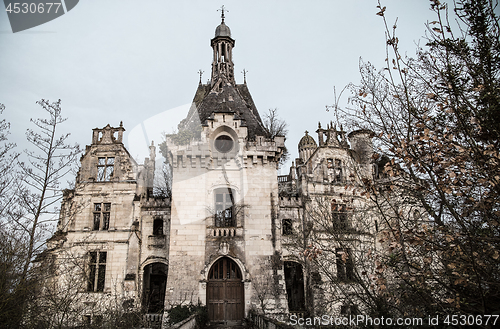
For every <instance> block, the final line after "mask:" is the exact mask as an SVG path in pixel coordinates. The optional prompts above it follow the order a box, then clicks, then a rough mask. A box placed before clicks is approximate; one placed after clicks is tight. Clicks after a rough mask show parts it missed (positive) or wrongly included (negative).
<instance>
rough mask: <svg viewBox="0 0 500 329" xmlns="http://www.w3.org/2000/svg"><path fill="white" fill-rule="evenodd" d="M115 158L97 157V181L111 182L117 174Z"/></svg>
mask: <svg viewBox="0 0 500 329" xmlns="http://www.w3.org/2000/svg"><path fill="white" fill-rule="evenodd" d="M115 160H116V158H115V156H101V157H97V181H98V182H110V181H111V179H112V178H113V177H114V173H115V163H116V162H115Z"/></svg>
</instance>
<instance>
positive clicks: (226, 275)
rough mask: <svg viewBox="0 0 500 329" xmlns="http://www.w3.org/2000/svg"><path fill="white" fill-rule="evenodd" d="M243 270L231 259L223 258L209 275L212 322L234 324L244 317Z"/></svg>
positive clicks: (208, 287)
mask: <svg viewBox="0 0 500 329" xmlns="http://www.w3.org/2000/svg"><path fill="white" fill-rule="evenodd" d="M243 291H244V289H243V282H242V276H241V270H240V268H239V266H238V265H237V264H236V263H235V262H234V261H233V260H231V259H229V258H227V257H223V258H221V259H219V260H218V261H217V262H215V264H214V265H212V268H211V269H210V272H209V273H208V285H207V306H208V316H209V317H210V321H212V322H224V323H226V324H227V323H232V322H238V321H241V320H242V319H243V317H244V305H245V304H244V300H245V299H244V295H243Z"/></svg>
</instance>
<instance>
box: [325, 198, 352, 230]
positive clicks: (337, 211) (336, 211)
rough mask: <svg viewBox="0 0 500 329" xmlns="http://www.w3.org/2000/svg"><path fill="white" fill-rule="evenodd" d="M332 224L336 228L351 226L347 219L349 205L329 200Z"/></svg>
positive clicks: (341, 228) (346, 228) (344, 228)
mask: <svg viewBox="0 0 500 329" xmlns="http://www.w3.org/2000/svg"><path fill="white" fill-rule="evenodd" d="M330 205H331V215H332V224H333V227H334V229H336V230H341V231H344V230H348V229H350V228H351V223H350V220H349V210H350V207H348V205H347V204H346V203H342V202H337V200H335V199H333V200H332V202H331V204H330Z"/></svg>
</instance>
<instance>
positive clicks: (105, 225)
mask: <svg viewBox="0 0 500 329" xmlns="http://www.w3.org/2000/svg"><path fill="white" fill-rule="evenodd" d="M92 214H93V216H92V220H93V221H92V231H107V230H109V222H110V219H111V203H110V202H94V211H93V213H92Z"/></svg>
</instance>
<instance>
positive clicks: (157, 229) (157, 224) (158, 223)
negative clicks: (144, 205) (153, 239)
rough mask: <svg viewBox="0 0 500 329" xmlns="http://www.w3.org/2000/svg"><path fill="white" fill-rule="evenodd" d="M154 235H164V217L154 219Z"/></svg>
mask: <svg viewBox="0 0 500 329" xmlns="http://www.w3.org/2000/svg"><path fill="white" fill-rule="evenodd" d="M153 235H157V236H161V235H163V218H155V219H154V221H153Z"/></svg>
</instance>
